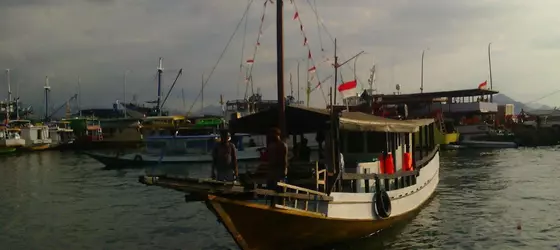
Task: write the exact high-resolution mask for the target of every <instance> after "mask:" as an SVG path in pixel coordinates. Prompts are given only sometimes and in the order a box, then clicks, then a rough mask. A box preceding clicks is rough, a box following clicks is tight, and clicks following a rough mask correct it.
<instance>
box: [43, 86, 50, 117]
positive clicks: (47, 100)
mask: <svg viewBox="0 0 560 250" xmlns="http://www.w3.org/2000/svg"><path fill="white" fill-rule="evenodd" d="M43 88H44V89H45V122H46V121H47V120H48V119H49V92H50V91H51V86H49V77H48V76H45V86H44V87H43Z"/></svg>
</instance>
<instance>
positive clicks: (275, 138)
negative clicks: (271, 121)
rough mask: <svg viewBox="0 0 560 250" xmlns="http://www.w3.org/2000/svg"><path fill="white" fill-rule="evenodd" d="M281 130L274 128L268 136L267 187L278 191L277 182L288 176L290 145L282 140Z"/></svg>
mask: <svg viewBox="0 0 560 250" xmlns="http://www.w3.org/2000/svg"><path fill="white" fill-rule="evenodd" d="M280 136H281V133H280V130H279V129H277V128H273V129H272V130H271V131H270V133H269V135H268V146H267V153H268V175H267V179H268V180H267V187H268V188H269V189H276V188H277V182H279V181H284V180H285V178H286V176H287V175H288V144H286V143H285V142H284V141H283V140H282V139H281V138H280Z"/></svg>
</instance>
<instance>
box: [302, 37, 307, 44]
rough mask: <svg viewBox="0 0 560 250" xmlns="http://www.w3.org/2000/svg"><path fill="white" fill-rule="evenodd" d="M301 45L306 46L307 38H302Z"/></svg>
mask: <svg viewBox="0 0 560 250" xmlns="http://www.w3.org/2000/svg"><path fill="white" fill-rule="evenodd" d="M303 45H304V46H305V45H307V37H304V38H303Z"/></svg>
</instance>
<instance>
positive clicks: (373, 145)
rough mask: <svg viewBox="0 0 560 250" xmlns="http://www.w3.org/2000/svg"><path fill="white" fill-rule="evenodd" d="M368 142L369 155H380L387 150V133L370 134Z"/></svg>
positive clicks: (368, 134)
mask: <svg viewBox="0 0 560 250" xmlns="http://www.w3.org/2000/svg"><path fill="white" fill-rule="evenodd" d="M366 140H367V145H368V147H367V152H368V153H380V152H382V151H385V150H386V148H387V143H386V135H385V133H379V132H368V133H366Z"/></svg>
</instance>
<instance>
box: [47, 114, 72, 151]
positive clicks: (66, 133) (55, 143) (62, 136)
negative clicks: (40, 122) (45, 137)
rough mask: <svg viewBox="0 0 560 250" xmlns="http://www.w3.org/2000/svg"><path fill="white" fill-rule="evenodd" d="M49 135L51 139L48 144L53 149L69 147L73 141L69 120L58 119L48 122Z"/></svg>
mask: <svg viewBox="0 0 560 250" xmlns="http://www.w3.org/2000/svg"><path fill="white" fill-rule="evenodd" d="M48 126H49V136H50V138H51V140H52V143H51V145H50V147H51V148H53V149H65V148H69V147H70V146H71V145H73V143H74V138H75V137H74V130H73V129H71V128H70V122H69V121H58V122H53V123H50V124H49V125H48Z"/></svg>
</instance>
